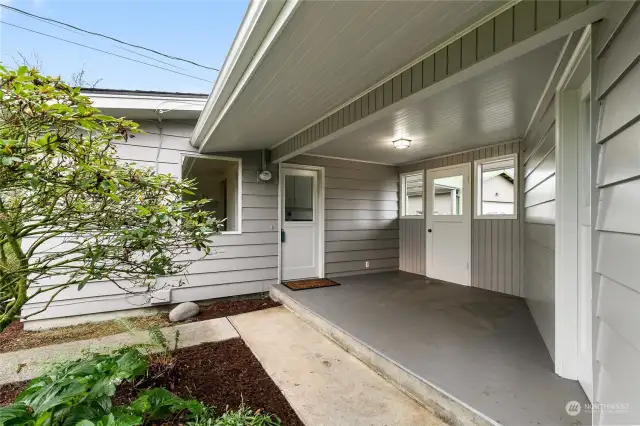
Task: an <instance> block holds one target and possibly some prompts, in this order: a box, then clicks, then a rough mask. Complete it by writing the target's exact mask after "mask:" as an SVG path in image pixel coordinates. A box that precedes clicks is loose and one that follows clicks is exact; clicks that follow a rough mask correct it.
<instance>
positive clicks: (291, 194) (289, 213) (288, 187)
mask: <svg viewBox="0 0 640 426" xmlns="http://www.w3.org/2000/svg"><path fill="white" fill-rule="evenodd" d="M313 182H314V178H313V176H297V175H285V176H284V185H285V190H284V194H285V196H284V211H285V212H284V220H285V221H286V222H313V216H314V215H313V195H314V191H313Z"/></svg>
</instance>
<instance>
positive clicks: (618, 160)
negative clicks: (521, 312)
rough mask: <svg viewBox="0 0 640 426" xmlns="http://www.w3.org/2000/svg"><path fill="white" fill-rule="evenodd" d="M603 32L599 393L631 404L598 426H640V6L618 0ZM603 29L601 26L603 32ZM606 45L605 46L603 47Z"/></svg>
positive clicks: (600, 417)
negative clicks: (639, 61)
mask: <svg viewBox="0 0 640 426" xmlns="http://www.w3.org/2000/svg"><path fill="white" fill-rule="evenodd" d="M598 30H599V31H598V32H597V41H598V43H596V47H597V52H599V55H598V61H597V70H598V74H597V77H598V79H597V91H595V93H597V99H598V101H599V107H600V111H599V117H600V120H599V122H598V129H597V132H596V135H597V136H596V140H597V142H598V143H599V144H600V158H599V161H598V173H597V185H598V188H599V189H600V191H599V192H600V196H599V200H598V206H597V219H596V223H595V227H596V231H597V232H596V243H597V245H596V250H597V253H596V263H595V265H596V266H595V269H596V280H595V282H594V293H593V300H594V302H595V304H596V305H595V318H594V343H595V359H596V362H594V380H595V381H594V394H595V401H594V402H598V403H603V404H609V403H623V404H628V410H627V411H626V412H622V413H618V414H616V413H613V412H611V411H606V410H605V411H603V412H601V413H596V415H595V418H594V420H595V422H596V423H598V424H640V393H639V392H638V383H640V328H639V327H638V323H640V280H639V279H638V277H639V276H640V262H639V261H638V260H639V259H640V257H639V254H640V219H639V216H638V211H639V210H640V122H639V121H638V119H640V102H638V99H640V64H638V59H639V58H640V8H638V7H637V3H636V4H633V3H631V2H613V6H612V7H611V9H610V12H609V14H608V15H607V17H606V19H605V20H604V22H603V23H602V24H601V25H600V26H599V28H598ZM600 30H601V31H600ZM602 46H604V47H602Z"/></svg>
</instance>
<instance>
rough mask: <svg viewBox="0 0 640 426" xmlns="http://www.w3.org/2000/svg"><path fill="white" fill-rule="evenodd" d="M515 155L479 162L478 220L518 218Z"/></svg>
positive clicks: (477, 184) (477, 170) (516, 158)
mask: <svg viewBox="0 0 640 426" xmlns="http://www.w3.org/2000/svg"><path fill="white" fill-rule="evenodd" d="M517 164H518V157H517V155H516V154H512V155H505V156H503V157H496V158H488V159H485V160H478V161H476V212H475V217H476V219H517V218H518V204H517V199H518V176H517V170H518V168H517Z"/></svg>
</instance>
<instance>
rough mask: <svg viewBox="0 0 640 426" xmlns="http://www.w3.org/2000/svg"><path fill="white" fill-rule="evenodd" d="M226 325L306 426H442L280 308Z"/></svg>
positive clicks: (356, 361)
mask: <svg viewBox="0 0 640 426" xmlns="http://www.w3.org/2000/svg"><path fill="white" fill-rule="evenodd" d="M229 320H230V321H231V323H232V324H233V325H234V326H235V328H236V329H237V330H238V332H239V333H240V336H241V337H242V338H243V339H244V341H245V343H246V344H247V345H248V346H249V348H251V351H252V352H253V353H254V355H255V356H256V357H257V358H258V359H259V360H260V362H261V363H262V366H263V367H264V369H265V370H266V371H267V373H268V374H269V376H271V378H272V379H273V380H274V382H275V383H276V384H277V385H278V387H280V389H281V390H282V393H283V394H284V396H285V397H286V398H287V400H288V401H289V403H290V404H291V406H292V407H293V409H294V410H295V411H296V412H297V413H298V415H299V416H300V418H301V420H302V421H303V422H304V423H305V424H306V425H307V426H333V425H335V426H345V425H380V426H382V425H388V426H391V425H424V426H440V425H444V423H443V422H442V421H441V420H439V419H438V418H437V417H435V415H434V414H433V413H432V412H431V411H429V410H427V409H425V408H424V407H422V406H421V405H420V404H418V403H417V402H416V401H414V400H413V399H411V398H410V397H408V396H407V395H406V394H404V393H403V392H401V391H400V390H398V389H397V388H396V387H394V386H393V385H391V384H390V383H389V382H387V381H386V380H384V379H383V378H382V377H380V376H379V375H377V374H376V373H374V372H373V371H372V370H370V369H369V368H368V367H367V366H365V365H364V364H363V363H361V362H360V361H359V360H358V359H356V358H355V357H353V356H352V355H350V354H348V353H347V352H345V351H344V350H343V349H341V348H340V347H339V346H338V345H336V344H335V343H334V342H332V341H331V340H329V339H328V338H326V337H324V336H323V335H322V334H320V333H319V332H317V331H316V330H314V329H313V328H311V326H309V325H308V324H306V323H305V322H303V321H302V320H300V319H299V318H298V317H296V316H295V315H294V314H292V313H291V312H289V311H288V310H286V309H285V308H283V307H278V308H271V309H267V310H263V311H257V312H251V313H247V314H242V315H237V316H233V317H229Z"/></svg>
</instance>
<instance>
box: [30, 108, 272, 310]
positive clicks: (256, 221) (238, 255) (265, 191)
mask: <svg viewBox="0 0 640 426" xmlns="http://www.w3.org/2000/svg"><path fill="white" fill-rule="evenodd" d="M162 126H163V129H162V130H163V136H162V146H161V147H160V134H159V129H158V128H157V126H155V125H154V124H149V123H145V122H144V121H143V122H141V127H142V128H143V129H144V130H145V131H146V132H147V134H144V135H137V136H136V137H135V138H133V139H131V140H130V141H129V142H128V143H126V144H119V145H118V156H119V157H120V158H121V159H122V160H123V161H127V162H135V163H136V164H138V165H140V166H149V167H154V168H155V167H156V158H157V160H158V164H157V168H158V170H159V172H160V173H171V174H174V175H176V176H179V173H180V163H179V161H180V156H181V153H183V152H194V151H195V149H194V148H192V147H191V146H190V145H189V143H188V141H189V136H190V134H191V132H192V130H193V127H194V123H177V122H171V121H166V122H163V123H162ZM217 155H220V156H233V157H241V158H242V166H243V187H242V189H243V194H242V206H243V208H242V234H241V235H218V236H216V237H214V251H213V252H212V253H211V254H210V255H208V256H207V257H206V258H204V259H202V260H198V261H197V262H194V263H193V264H192V265H191V266H190V267H189V269H188V271H187V274H186V276H185V277H186V281H187V284H186V285H183V286H180V287H176V288H173V289H172V291H171V302H172V303H178V302H185V301H195V300H204V299H212V298H217V297H226V296H232V295H239V294H249V293H257V292H264V291H268V289H269V286H270V285H271V284H274V283H276V281H277V277H278V270H277V267H278V232H277V229H278V228H277V227H278V224H277V220H278V216H277V194H278V180H277V168H276V167H275V166H272V173H273V175H274V178H273V179H272V180H271V181H270V182H269V183H261V182H260V183H259V182H258V180H257V170H258V169H259V168H260V152H258V151H254V152H242V153H235V154H234V153H226V154H217ZM54 246H55V242H52V244H51V247H52V248H53V247H54ZM189 257H192V258H196V259H199V258H200V257H201V254H199V253H198V252H196V251H195V250H194V251H193V254H192V256H186V257H185V259H184V260H186V259H187V258H189ZM158 280H159V281H168V282H171V283H175V282H176V281H177V278H175V277H166V278H164V277H161V278H158ZM46 284H47V282H42V283H39V285H46ZM45 302H46V299H36V300H34V301H33V302H32V303H30V304H29V305H28V306H26V307H25V309H24V312H25V313H29V312H34V311H35V310H37V309H39V308H40V307H42V306H43V303H45ZM143 306H146V300H145V298H144V297H143V296H141V295H137V296H136V295H131V294H126V293H124V292H123V291H122V290H121V289H119V288H118V287H117V286H116V285H114V284H113V283H111V282H108V281H100V282H91V283H89V284H88V285H87V286H86V287H85V288H84V289H83V290H82V291H77V290H76V289H75V288H69V289H67V290H64V291H63V292H61V293H60V295H58V297H57V298H56V300H55V301H54V302H53V304H52V305H51V306H50V307H49V308H48V309H47V310H46V311H45V312H44V313H42V314H39V315H37V316H35V317H33V319H34V320H42V319H49V318H59V317H67V316H72V315H83V314H94V313H104V312H112V311H120V310H127V309H134V308H140V307H143Z"/></svg>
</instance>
